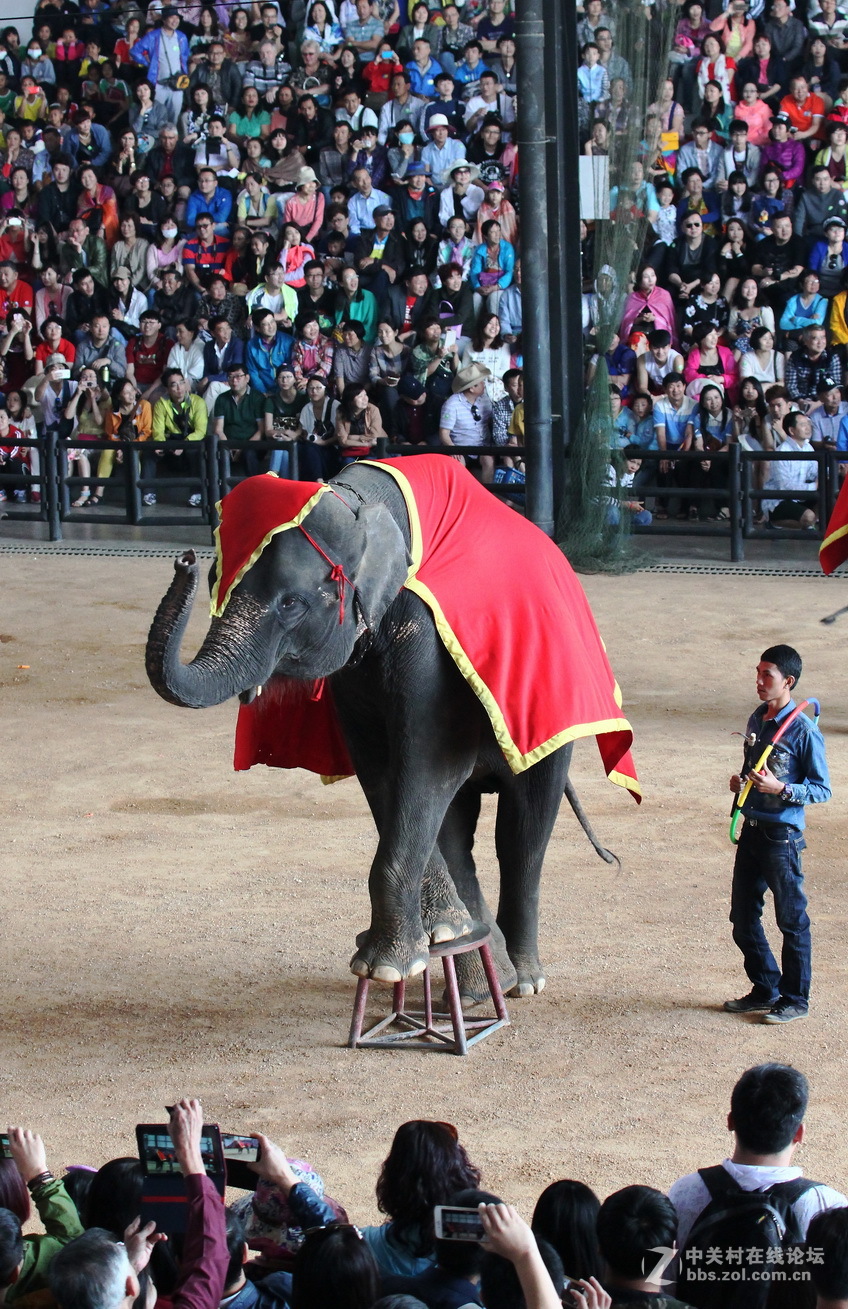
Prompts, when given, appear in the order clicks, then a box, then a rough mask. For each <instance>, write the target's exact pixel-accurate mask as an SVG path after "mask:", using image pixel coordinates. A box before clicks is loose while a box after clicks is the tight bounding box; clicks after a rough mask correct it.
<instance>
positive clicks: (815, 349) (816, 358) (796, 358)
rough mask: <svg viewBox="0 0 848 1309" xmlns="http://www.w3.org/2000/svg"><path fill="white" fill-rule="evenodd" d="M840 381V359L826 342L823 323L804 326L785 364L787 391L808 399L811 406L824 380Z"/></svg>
mask: <svg viewBox="0 0 848 1309" xmlns="http://www.w3.org/2000/svg"><path fill="white" fill-rule="evenodd" d="M826 382H827V383H829V385H830V386H841V385H842V362H841V360H840V358H839V353H838V351H837V350H836V349H834V348H833V347H829V346H828V344H827V334H826V333H825V330H824V328H823V327H805V328H804V329H803V331H802V332H801V343H800V346H799V348H798V349H797V350H794V351H793V352H792V354H791V355H790V356H789V362H788V363H787V366H786V386H787V389H788V390H789V393H790V395H792V396H793V398H796V399H799V400H806V401H807V402H808V405H807V408H808V409H809V408H811V407H812V406H813V405H814V404H815V403H817V402H816V399H815V397H816V395H817V394H818V392H819V390H820V389H821V388H822V386H824V385H825V383H826Z"/></svg>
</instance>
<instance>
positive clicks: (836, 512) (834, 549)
mask: <svg viewBox="0 0 848 1309" xmlns="http://www.w3.org/2000/svg"><path fill="white" fill-rule="evenodd" d="M846 559H848V478H846V479H845V481H844V482H843V483H842V490H841V491H840V492H839V499H838V500H837V501H836V504H835V505H834V506H833V513H832V514H831V515H830V522H829V523H828V525H827V531H826V532H825V534H824V540H823V541H822V543H821V545H820V546H819V563H820V564H821V569H822V572H823V573H827V574H828V576H829V575H830V574H831V573H832V572H834V571H835V570H836V569H837V568H838V567H839V565H840V564H841V563H844V562H845V560H846Z"/></svg>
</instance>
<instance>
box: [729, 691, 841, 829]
mask: <svg viewBox="0 0 848 1309" xmlns="http://www.w3.org/2000/svg"><path fill="white" fill-rule="evenodd" d="M807 705H812V706H813V722H814V723H818V721H819V716H820V714H821V705H820V704H819V702H818V700H816V699H815V698H814V697H813V696H811V697H810V699H809V700H802V701H801V703H800V704H799V705H796V706H795V708H794V709H793V710H792V713H791V714H790V715H789V717H788V718H787V719H785V721H784V722H782V723H781V724H780V727H779V728H778V729H777V731H776V732H775V734H774V736H773V737H772V739H771V740H770V741H769V743H768V745H767V746H766V747H765V749H764V750H763V753H762V754H761V755H760V757H759V759H758V760H757V762H756V764H755V765H754V767H753V768H751V769H749V770H748V780H747V782H746V783H745V785H744V786H743V787H742V790H741V791H740V792H739V794H738V795H737V797H736V802H735V804H734V806H733V812H732V814H731V816H730V839H731V841H732V842H733V844H734V845H736V844H737V843H738V841H739V822H740V819H741V818H742V806H743V804H744V803H745V801H746V800H747V799H748V795H749V793H750V790H751V787H752V786H753V785H754V779H753V777H752V776H751V774H752V773H758V772H759V771H760V769H761V768H762V767H763V765H764V764H765V763H766V761H767V759H768V757H769V755H770V754H771V752H772V750H773V749H774V747H775V746H776V745H777V743H778V741H779V740H780V738H781V737H782V736H783V733H784V732H785V731H786V729H787V728H788V727H789V726H790V725H791V724H792V723H794V722H795V719H796V718H797V717H798V715H799V714H801V713H803V711H804V710H805V709H806V708H807Z"/></svg>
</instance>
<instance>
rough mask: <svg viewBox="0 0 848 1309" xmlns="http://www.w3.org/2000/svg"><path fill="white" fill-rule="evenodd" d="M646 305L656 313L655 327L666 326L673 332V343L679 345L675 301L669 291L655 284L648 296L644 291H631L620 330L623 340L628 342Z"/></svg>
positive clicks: (625, 303)
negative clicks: (635, 323) (634, 325)
mask: <svg viewBox="0 0 848 1309" xmlns="http://www.w3.org/2000/svg"><path fill="white" fill-rule="evenodd" d="M646 305H647V307H648V308H649V309H650V310H651V312H652V313H653V315H654V327H664V328H665V329H666V331H667V332H671V344H672V345H673V346H677V315H676V314H675V312H674V301H673V300H672V298H671V296H670V295H669V293H668V291H665V290H663V288H662V287H661V286H655V287H654V289H653V291H652V292H651V293H650V295H648V296H646V295H645V293H644V291H631V292H630V295H629V296H628V297H627V299H626V300H625V302H624V314H623V315H622V319H621V327H620V328H619V332H618V334H619V336H620V337H621V340H622V342H623V343H624V344H625V345H626V344H627V338H628V337H629V336H630V333H631V332H632V331H633V324H634V322H635V321H636V319H637V318H638V317H639V314H640V313H641V312H642V310H643V309H644V308H645V306H646Z"/></svg>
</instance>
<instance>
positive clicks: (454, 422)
mask: <svg viewBox="0 0 848 1309" xmlns="http://www.w3.org/2000/svg"><path fill="white" fill-rule="evenodd" d="M488 377H489V370H488V368H484V367H483V365H482V364H478V363H472V364H469V366H468V367H467V368H461V369H460V370H459V372H458V373H457V375H456V377H455V378H454V379H453V384H452V390H453V395H452V396H451V397H450V399H448V400H446V401H445V403H444V404H443V405H442V412H441V414H440V416H439V440H440V441H441V443H442V445H452V446H454V445H455V446H469V445H491V443H492V402H491V400H490V399H489V397H488V395H487V394H486V380H487V378H488ZM463 462H464V463H465V464H466V465H467V466H468V467H470V468H472V469H474V468H476V467H479V468H480V473H481V478H482V480H483V481H484V482H491V481H492V480H493V478H494V475H495V460H494V457H493V456H492V455H466V456H465V457H464V460H463Z"/></svg>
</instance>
